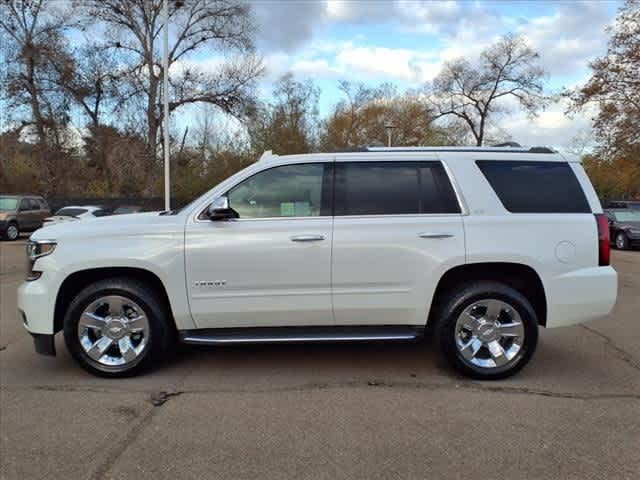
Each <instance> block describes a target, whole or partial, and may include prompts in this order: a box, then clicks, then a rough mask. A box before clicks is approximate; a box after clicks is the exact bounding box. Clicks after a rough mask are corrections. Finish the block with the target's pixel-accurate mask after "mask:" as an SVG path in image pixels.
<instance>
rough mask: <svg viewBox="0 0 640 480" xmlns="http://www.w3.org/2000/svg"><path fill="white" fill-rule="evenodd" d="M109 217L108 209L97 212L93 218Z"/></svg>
mask: <svg viewBox="0 0 640 480" xmlns="http://www.w3.org/2000/svg"><path fill="white" fill-rule="evenodd" d="M107 215H109V210H107V209H100V210H95V211H94V212H93V216H94V217H105V216H107Z"/></svg>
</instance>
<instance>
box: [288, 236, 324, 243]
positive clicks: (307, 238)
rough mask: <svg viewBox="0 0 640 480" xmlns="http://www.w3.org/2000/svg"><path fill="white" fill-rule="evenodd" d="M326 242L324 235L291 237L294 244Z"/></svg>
mask: <svg viewBox="0 0 640 480" xmlns="http://www.w3.org/2000/svg"><path fill="white" fill-rule="evenodd" d="M320 240H324V235H294V236H293V237H291V241H292V242H319V241H320Z"/></svg>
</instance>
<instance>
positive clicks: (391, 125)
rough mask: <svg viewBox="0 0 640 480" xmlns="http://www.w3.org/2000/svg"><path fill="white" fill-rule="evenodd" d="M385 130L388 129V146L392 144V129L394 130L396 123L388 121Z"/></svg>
mask: <svg viewBox="0 0 640 480" xmlns="http://www.w3.org/2000/svg"><path fill="white" fill-rule="evenodd" d="M384 128H385V130H386V131H387V147H390V146H391V130H393V129H394V128H396V126H395V125H393V124H391V123H387V124H386V125H385V126H384Z"/></svg>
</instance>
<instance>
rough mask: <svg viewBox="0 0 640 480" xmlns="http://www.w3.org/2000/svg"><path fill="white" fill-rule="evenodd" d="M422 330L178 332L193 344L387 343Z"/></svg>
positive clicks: (413, 336) (418, 334) (411, 337)
mask: <svg viewBox="0 0 640 480" xmlns="http://www.w3.org/2000/svg"><path fill="white" fill-rule="evenodd" d="M423 333H424V329H423V328H420V327H412V326H377V327H358V326H354V327H331V326H329V327H262V328H208V329H200V330H184V331H181V332H180V340H181V341H182V342H183V343H189V344H193V345H230V344H242V343H285V342H286V343H307V342H370V341H385V342H387V341H408V340H416V339H418V338H421V337H422V335H423Z"/></svg>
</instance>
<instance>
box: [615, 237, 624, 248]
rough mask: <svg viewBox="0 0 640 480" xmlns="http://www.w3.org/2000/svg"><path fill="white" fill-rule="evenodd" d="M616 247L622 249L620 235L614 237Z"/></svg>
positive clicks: (622, 238)
mask: <svg viewBox="0 0 640 480" xmlns="http://www.w3.org/2000/svg"><path fill="white" fill-rule="evenodd" d="M616 247H618V248H619V249H622V248H624V237H623V236H622V234H621V233H619V234H618V235H616Z"/></svg>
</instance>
